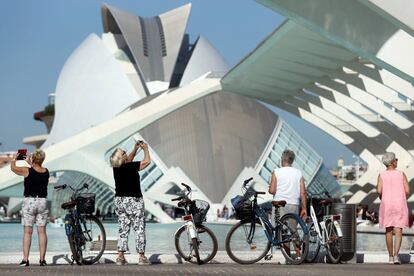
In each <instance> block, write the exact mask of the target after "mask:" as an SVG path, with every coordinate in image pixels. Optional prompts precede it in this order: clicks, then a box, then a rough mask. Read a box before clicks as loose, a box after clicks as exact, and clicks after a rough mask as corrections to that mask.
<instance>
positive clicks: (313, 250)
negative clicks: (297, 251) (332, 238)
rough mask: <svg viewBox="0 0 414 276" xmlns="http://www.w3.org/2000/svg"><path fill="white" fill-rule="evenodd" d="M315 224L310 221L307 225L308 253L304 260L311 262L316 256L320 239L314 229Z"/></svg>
mask: <svg viewBox="0 0 414 276" xmlns="http://www.w3.org/2000/svg"><path fill="white" fill-rule="evenodd" d="M316 227H317V226H316V225H315V224H314V223H313V222H311V223H310V224H309V226H308V229H309V250H308V255H307V256H306V262H308V263H313V262H314V261H315V260H316V258H317V257H318V254H319V250H320V248H321V240H320V239H319V237H318V232H317V231H316Z"/></svg>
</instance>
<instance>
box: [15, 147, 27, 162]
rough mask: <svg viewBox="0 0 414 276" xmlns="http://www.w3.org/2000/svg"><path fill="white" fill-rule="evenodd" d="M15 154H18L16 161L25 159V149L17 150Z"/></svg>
mask: <svg viewBox="0 0 414 276" xmlns="http://www.w3.org/2000/svg"><path fill="white" fill-rule="evenodd" d="M17 152H18V153H19V156H17V160H24V159H25V158H26V157H27V149H19V150H18V151H17Z"/></svg>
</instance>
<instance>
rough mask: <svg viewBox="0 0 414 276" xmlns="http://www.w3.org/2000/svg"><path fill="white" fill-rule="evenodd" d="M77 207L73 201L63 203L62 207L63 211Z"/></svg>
mask: <svg viewBox="0 0 414 276" xmlns="http://www.w3.org/2000/svg"><path fill="white" fill-rule="evenodd" d="M75 205H76V201H74V200H73V201H68V202H65V203H62V205H61V206H60V207H62V209H70V208H73V207H75Z"/></svg>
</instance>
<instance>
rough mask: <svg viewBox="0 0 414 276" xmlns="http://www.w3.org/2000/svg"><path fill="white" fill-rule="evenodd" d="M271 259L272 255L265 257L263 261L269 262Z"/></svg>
mask: <svg viewBox="0 0 414 276" xmlns="http://www.w3.org/2000/svg"><path fill="white" fill-rule="evenodd" d="M272 258H273V255H272V254H269V255H266V256H265V257H264V259H265V260H266V261H270V260H271V259H272Z"/></svg>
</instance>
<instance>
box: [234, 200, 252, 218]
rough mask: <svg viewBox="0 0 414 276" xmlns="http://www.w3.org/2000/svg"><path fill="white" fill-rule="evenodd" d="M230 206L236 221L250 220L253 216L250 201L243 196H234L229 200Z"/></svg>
mask: <svg viewBox="0 0 414 276" xmlns="http://www.w3.org/2000/svg"><path fill="white" fill-rule="evenodd" d="M231 204H232V205H233V207H234V210H235V211H236V218H237V219H240V220H242V219H245V218H250V217H252V215H253V207H252V201H251V200H249V199H246V198H244V197H243V196H240V195H238V196H235V197H233V198H232V199H231Z"/></svg>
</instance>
